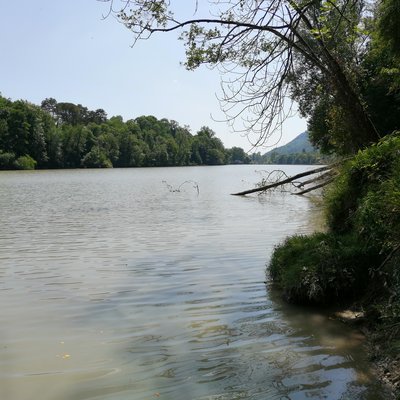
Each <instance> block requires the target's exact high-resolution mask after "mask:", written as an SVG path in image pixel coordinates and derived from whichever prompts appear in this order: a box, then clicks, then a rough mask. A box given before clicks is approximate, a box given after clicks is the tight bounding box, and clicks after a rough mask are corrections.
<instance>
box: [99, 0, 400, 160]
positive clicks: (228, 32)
mask: <svg viewBox="0 0 400 400" xmlns="http://www.w3.org/2000/svg"><path fill="white" fill-rule="evenodd" d="M103 1H104V2H107V3H109V5H110V13H115V14H116V15H117V17H118V18H119V19H120V20H121V21H122V22H123V23H124V24H125V25H126V27H128V28H129V29H130V30H131V31H132V32H133V34H134V40H135V42H136V41H137V40H140V39H148V38H149V37H150V36H152V35H153V34H155V33H157V32H171V31H179V32H180V34H181V39H183V40H184V42H185V47H186V61H185V66H186V68H188V69H190V70H192V69H196V68H197V67H199V66H201V65H203V64H207V65H210V66H218V67H219V68H220V69H221V71H222V72H225V73H227V75H226V77H225V78H224V82H223V83H224V85H223V88H224V89H223V96H222V99H221V100H222V106H223V109H224V110H225V111H226V113H227V117H228V120H231V121H233V120H237V119H238V117H242V120H243V121H244V124H245V129H246V130H247V132H253V133H256V139H255V140H254V141H253V143H254V145H259V144H263V143H265V141H266V140H267V139H268V137H269V136H270V134H271V133H272V132H273V131H275V130H277V129H279V128H280V126H281V124H282V122H283V120H284V119H285V117H286V116H287V115H288V114H289V113H290V108H288V107H287V102H286V100H287V99H290V100H296V101H297V102H298V104H299V107H300V112H301V114H302V115H303V116H306V117H307V118H308V119H309V131H310V134H311V137H312V139H313V140H314V143H315V144H317V145H319V146H320V147H321V149H322V150H324V151H326V152H333V151H334V152H338V153H342V154H347V153H354V152H356V151H357V150H358V149H360V148H362V147H365V146H366V145H368V144H370V143H372V142H376V141H377V140H379V138H380V137H381V136H383V135H384V134H386V131H385V128H386V127H381V126H380V124H378V123H376V122H377V116H376V113H374V112H373V110H372V106H371V105H370V102H369V101H370V96H369V95H368V91H366V90H364V89H365V88H364V87H363V85H362V82H363V80H364V78H365V76H366V75H368V73H369V72H370V71H369V70H368V67H367V65H366V63H365V59H366V57H367V55H368V54H369V52H370V48H371V35H372V33H373V32H374V31H377V30H380V31H381V36H382V37H384V38H389V37H390V38H391V39H390V41H389V42H390V46H391V47H392V48H394V47H396V43H398V42H397V40H398V29H396V28H397V25H396V21H397V22H398V19H397V15H398V12H399V11H398V7H397V6H396V4H397V3H396V2H397V0H390V1H384V2H383V3H382V6H381V7H377V4H378V3H375V4H374V3H372V4H371V3H368V2H364V1H361V0H322V1H307V0H300V1H293V0H250V1H241V0H227V1H225V0H224V1H222V0H215V1H212V2H209V8H204V7H203V4H202V3H200V2H197V1H196V2H193V10H194V11H195V13H194V16H189V17H188V16H187V15H184V14H182V15H179V12H180V11H181V10H180V8H179V7H178V6H177V5H176V4H175V2H173V1H167V0H152V1H143V0H128V1H123V2H118V1H117V0H103ZM372 6H375V8H378V11H376V12H375V14H374V13H373V11H374V10H373V7H372ZM396 7H397V8H396ZM394 9H395V12H392V11H393V10H394ZM391 10H392V11H391ZM371 21H373V23H372V24H371ZM376 21H379V22H378V25H379V26H377V25H376V24H377V22H376ZM371 27H372V28H373V29H372V30H371V29H370V28H371ZM397 48H398V47H397ZM374 94H375V103H378V102H379V101H380V99H384V98H385V96H386V95H387V94H388V92H387V90H386V88H383V89H382V90H380V91H379V90H377V91H375V92H374ZM388 128H389V129H392V130H393V129H394V128H393V127H392V126H390V127H388ZM381 129H382V130H381Z"/></svg>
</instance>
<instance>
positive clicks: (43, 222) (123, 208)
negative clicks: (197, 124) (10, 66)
mask: <svg viewBox="0 0 400 400" xmlns="http://www.w3.org/2000/svg"><path fill="white" fill-rule="evenodd" d="M287 168H289V167H287ZM261 169H266V167H265V166H264V167H257V166H226V167H203V168H200V167H199V168H197V167H193V168H169V169H163V168H154V169H126V170H80V171H36V172H1V173H0V209H1V214H0V304H1V314H0V315H1V325H0V398H1V399H7V400H25V399H41V400H50V399H57V400H60V399H66V400H67V399H68V400H80V399H110V400H111V399H112V400H114V399H116V400H118V399H121V400H122V399H124V400H125V399H129V400H139V399H140V400H142V399H143V400H145V399H165V400H166V399H168V400H170V399H171V400H187V399H210V400H211V399H213V400H214V399H293V400H294V399H383V398H384V396H383V395H382V394H381V391H380V388H379V386H377V385H376V384H375V383H374V381H373V379H372V377H371V374H370V371H369V369H368V364H367V363H366V359H365V351H364V348H363V345H362V337H361V336H360V335H359V334H358V333H357V332H354V331H351V330H349V329H347V328H346V327H344V326H343V325H342V324H340V323H338V322H335V321H331V320H329V319H327V318H326V317H324V316H322V315H319V314H318V313H315V312H311V311H309V310H304V309H301V308H296V307H289V306H287V305H285V304H283V303H282V302H281V301H280V299H279V297H278V296H277V295H276V294H274V293H270V291H269V290H268V288H267V287H266V286H265V284H264V283H263V281H264V280H265V275H264V272H265V267H264V266H265V262H266V261H267V259H268V257H269V255H270V253H271V250H272V248H273V246H274V245H275V244H277V243H278V242H279V241H281V240H282V239H283V238H284V237H285V236H286V235H288V234H292V233H294V232H306V231H308V230H309V229H310V228H309V223H308V221H309V218H310V212H311V211H312V208H313V205H312V204H311V203H310V202H309V201H308V200H307V199H305V198H299V197H296V196H290V195H282V194H279V193H275V194H272V195H269V196H268V197H266V198H258V197H253V198H240V197H234V196H230V195H229V193H231V192H235V191H239V190H242V189H246V188H248V187H252V185H253V183H254V182H255V181H257V180H259V178H260V174H259V173H258V172H257V171H259V170H261ZM288 172H289V173H295V172H298V170H297V169H296V167H291V168H289V170H288ZM187 180H193V181H196V182H197V184H198V187H199V193H197V190H196V188H194V187H193V185H192V184H190V183H187V184H184V185H183V186H182V187H181V190H180V191H174V190H173V189H176V188H178V187H179V185H180V184H181V183H183V182H184V181H187ZM163 181H165V182H163ZM167 184H168V185H170V186H167Z"/></svg>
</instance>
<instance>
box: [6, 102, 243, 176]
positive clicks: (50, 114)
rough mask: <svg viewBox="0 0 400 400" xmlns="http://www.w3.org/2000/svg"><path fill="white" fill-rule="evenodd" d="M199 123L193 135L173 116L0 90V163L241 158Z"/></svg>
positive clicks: (76, 164)
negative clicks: (117, 112)
mask: <svg viewBox="0 0 400 400" xmlns="http://www.w3.org/2000/svg"><path fill="white" fill-rule="evenodd" d="M249 162H250V158H249V156H248V155H247V154H246V153H245V152H244V150H243V149H242V148H239V147H233V148H231V149H226V148H225V147H224V145H223V143H222V141H221V140H220V139H219V138H218V137H217V136H216V135H215V132H214V131H213V130H212V129H210V128H208V127H206V126H204V127H202V128H201V129H200V130H199V131H198V132H197V133H196V134H195V135H192V134H191V133H190V128H189V127H186V126H185V127H182V126H180V125H179V124H178V123H177V122H175V121H170V120H167V119H161V120H158V119H157V118H156V117H154V116H141V117H138V118H136V119H134V120H133V119H132V120H128V121H126V122H124V121H123V119H122V117H120V116H114V117H111V118H108V117H107V114H106V112H105V111H104V110H103V109H97V110H94V111H92V110H88V108H87V107H84V106H82V105H81V104H77V105H76V104H73V103H66V102H57V101H56V100H55V99H53V98H47V99H45V100H43V101H42V103H41V105H40V106H38V105H34V104H32V103H29V102H27V101H23V100H17V101H11V100H10V99H7V98H5V97H2V96H0V169H35V168H38V169H42V168H110V167H156V166H157V167H159V166H183V165H223V164H247V163H249Z"/></svg>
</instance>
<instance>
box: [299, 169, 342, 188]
mask: <svg viewBox="0 0 400 400" xmlns="http://www.w3.org/2000/svg"><path fill="white" fill-rule="evenodd" d="M334 175H336V173H335V172H334V171H333V170H328V171H327V172H325V173H323V174H321V175H318V176H317V177H316V178H312V179H308V180H306V181H303V182H300V183H299V184H298V185H297V187H298V188H299V189H300V188H302V187H304V186H305V185H309V184H310V183H314V182H318V181H322V180H323V179H329V178H330V177H331V176H334Z"/></svg>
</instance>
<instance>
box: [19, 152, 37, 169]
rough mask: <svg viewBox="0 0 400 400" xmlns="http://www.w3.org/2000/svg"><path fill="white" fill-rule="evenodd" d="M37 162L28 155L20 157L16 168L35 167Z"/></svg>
mask: <svg viewBox="0 0 400 400" xmlns="http://www.w3.org/2000/svg"><path fill="white" fill-rule="evenodd" d="M36 164H37V162H36V161H35V160H34V159H33V158H32V157H31V156H28V155H25V156H21V157H18V158H17V159H16V160H15V163H14V166H15V168H16V169H35V167H36Z"/></svg>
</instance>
